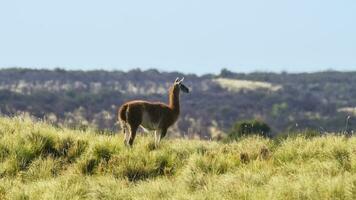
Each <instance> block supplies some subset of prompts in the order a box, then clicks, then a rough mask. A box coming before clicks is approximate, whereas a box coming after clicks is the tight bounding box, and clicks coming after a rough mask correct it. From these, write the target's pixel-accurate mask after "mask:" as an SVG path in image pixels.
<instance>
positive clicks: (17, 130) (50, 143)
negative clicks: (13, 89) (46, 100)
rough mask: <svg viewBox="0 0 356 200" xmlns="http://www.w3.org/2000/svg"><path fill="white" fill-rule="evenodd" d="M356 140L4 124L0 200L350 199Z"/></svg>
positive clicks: (355, 179)
mask: <svg viewBox="0 0 356 200" xmlns="http://www.w3.org/2000/svg"><path fill="white" fill-rule="evenodd" d="M355 172H356V137H349V138H347V137H343V136H336V135H330V136H323V137H308V138H306V137H303V136H295V135H294V136H293V137H288V138H283V139H279V140H278V141H274V140H271V139H265V138H261V137H247V138H243V139H241V140H239V141H237V142H232V143H226V144H224V143H219V142H213V141H199V140H185V139H175V140H163V141H162V143H161V145H160V147H159V148H158V149H155V148H153V137H149V136H141V135H139V136H138V137H137V139H136V141H135V145H134V147H133V148H131V149H129V148H126V147H125V146H124V145H123V138H122V136H121V135H100V134H98V133H97V132H95V131H91V130H86V131H80V130H70V129H62V128H56V127H53V126H51V125H49V124H47V123H43V122H33V121H32V120H30V119H28V118H19V117H15V118H4V117H3V118H0V199H356V173H355Z"/></svg>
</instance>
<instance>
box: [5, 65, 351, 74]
mask: <svg viewBox="0 0 356 200" xmlns="http://www.w3.org/2000/svg"><path fill="white" fill-rule="evenodd" d="M11 69H19V70H49V71H55V70H65V71H67V72H71V71H73V72H78V71H81V72H93V71H105V72H124V73H128V72H130V71H133V70H140V71H141V72H146V71H150V70H157V71H158V72H159V73H181V74H185V75H197V76H204V75H219V74H221V72H222V71H223V70H228V71H230V72H232V73H237V74H253V73H272V74H283V73H287V74H313V73H325V72H336V73H354V72H356V69H355V70H353V69H350V70H334V69H325V70H316V71H300V72H291V71H250V72H244V71H234V70H231V69H228V68H220V70H218V71H217V72H210V73H209V72H208V73H194V72H184V71H179V70H165V69H158V68H139V67H136V68H130V69H120V68H116V69H102V68H97V69H79V68H62V67H54V68H41V67H18V66H15V67H0V71H1V70H11Z"/></svg>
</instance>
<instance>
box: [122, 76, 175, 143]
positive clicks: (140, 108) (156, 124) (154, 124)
mask: <svg viewBox="0 0 356 200" xmlns="http://www.w3.org/2000/svg"><path fill="white" fill-rule="evenodd" d="M179 84H180V82H177V80H176V81H175V83H174V84H173V86H172V87H171V88H170V90H169V104H168V105H167V104H164V103H161V102H149V101H141V100H135V101H129V102H126V103H124V104H123V105H122V106H121V107H120V109H119V113H118V118H119V119H118V120H119V122H120V124H121V128H122V129H123V131H124V133H125V144H126V145H130V146H132V144H133V142H134V140H135V137H136V132H137V129H138V127H139V126H142V127H144V128H145V129H148V130H155V145H156V146H157V145H158V143H159V141H160V139H161V138H163V137H164V136H166V133H167V129H168V128H169V127H170V126H172V125H173V124H174V123H175V122H176V121H177V119H178V116H179V113H180V105H179V93H180V85H179Z"/></svg>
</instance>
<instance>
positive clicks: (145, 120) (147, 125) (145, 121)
mask: <svg viewBox="0 0 356 200" xmlns="http://www.w3.org/2000/svg"><path fill="white" fill-rule="evenodd" d="M141 126H142V127H143V128H144V129H147V130H157V129H158V127H159V123H153V122H152V120H151V119H150V116H149V114H148V113H146V112H144V113H143V116H142V122H141Z"/></svg>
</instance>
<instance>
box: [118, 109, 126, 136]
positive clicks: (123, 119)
mask: <svg viewBox="0 0 356 200" xmlns="http://www.w3.org/2000/svg"><path fill="white" fill-rule="evenodd" d="M127 107H128V105H127V104H124V105H122V106H121V107H120V109H119V114H118V121H119V122H120V126H121V129H122V130H123V131H124V133H125V131H126V123H127V115H126V111H127Z"/></svg>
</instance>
